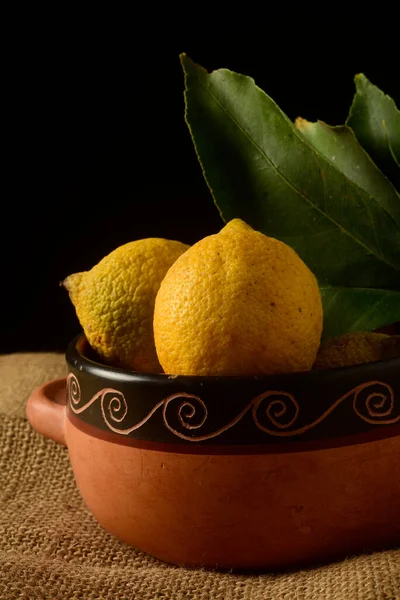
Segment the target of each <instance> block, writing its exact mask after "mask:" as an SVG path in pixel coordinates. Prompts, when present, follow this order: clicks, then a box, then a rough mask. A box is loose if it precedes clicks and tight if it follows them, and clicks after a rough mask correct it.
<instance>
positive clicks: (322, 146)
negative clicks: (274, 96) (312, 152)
mask: <svg viewBox="0 0 400 600" xmlns="http://www.w3.org/2000/svg"><path fill="white" fill-rule="evenodd" d="M295 126H296V128H297V129H298V130H299V131H300V132H301V133H302V134H303V135H304V136H305V137H306V138H307V140H308V141H309V142H310V143H311V144H312V145H313V146H314V148H315V149H316V150H317V151H318V152H319V153H320V154H322V155H323V156H325V157H326V158H327V159H328V160H329V161H330V162H331V163H332V164H333V165H335V166H336V168H337V169H340V171H342V173H344V174H345V175H346V177H348V178H349V179H350V180H351V181H352V182H353V183H355V184H356V185H358V186H359V187H361V188H362V189H363V190H364V191H366V192H367V193H368V194H369V195H370V196H371V198H374V199H375V200H376V202H378V204H380V206H382V208H384V209H385V210H386V212H387V213H389V215H391V216H392V217H393V219H394V220H395V221H396V223H397V225H399V227H400V196H399V194H398V193H397V191H396V189H395V188H394V187H393V185H392V184H391V183H390V181H389V180H388V179H387V178H386V177H385V175H383V173H382V171H380V170H379V169H378V167H377V166H376V165H375V163H374V162H373V161H372V160H371V158H370V156H369V154H367V153H366V152H365V150H364V148H363V147H362V146H361V144H359V142H358V141H357V138H356V137H355V135H354V133H353V131H352V130H351V129H350V128H349V127H347V126H346V125H342V126H338V127H330V126H329V125H327V124H326V123H323V122H322V121H318V122H317V123H310V122H309V121H306V120H305V119H302V118H301V117H298V118H297V119H296V121H295Z"/></svg>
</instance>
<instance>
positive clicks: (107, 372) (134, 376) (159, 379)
mask: <svg viewBox="0 0 400 600" xmlns="http://www.w3.org/2000/svg"><path fill="white" fill-rule="evenodd" d="M66 359H67V362H68V363H69V364H70V365H71V366H75V367H76V366H78V365H80V367H81V369H80V370H84V371H86V372H88V373H91V374H92V375H98V376H101V377H108V378H109V379H110V380H113V381H123V382H126V383H134V382H135V383H137V382H141V381H142V382H146V381H150V382H152V383H159V384H163V385H165V384H166V380H171V379H174V380H175V381H176V380H181V381H182V380H186V381H188V382H190V381H197V382H200V381H209V382H211V381H212V382H217V381H218V382H224V381H225V382H232V381H237V382H239V381H249V380H257V381H262V380H264V381H271V382H273V381H274V379H280V378H281V377H282V375H254V376H245V377H243V376H241V375H224V376H221V375H218V376H217V375H208V376H206V375H168V374H166V373H138V372H137V371H128V370H126V369H121V368H118V367H111V366H110V365H106V364H104V363H102V362H100V359H99V358H98V357H96V354H95V352H94V351H93V350H92V349H91V348H90V346H89V343H88V341H87V339H86V337H85V334H83V333H79V334H78V335H76V336H75V337H74V338H73V340H72V341H71V342H70V343H69V345H68V348H67V351H66ZM376 365H382V366H384V367H385V369H388V370H390V371H392V370H393V372H395V371H396V370H397V371H398V374H399V377H400V356H399V357H395V358H387V359H385V360H380V361H376V362H374V363H364V364H361V365H351V366H348V367H334V368H332V369H321V370H318V371H302V372H297V373H285V374H284V376H285V378H287V379H299V378H300V379H301V378H304V377H312V376H316V375H321V374H322V375H323V374H329V375H330V376H332V374H335V375H337V376H342V375H346V374H349V373H353V374H355V373H357V374H358V375H361V376H362V375H363V374H365V375H366V376H367V377H368V373H369V372H370V371H371V368H373V367H374V366H376ZM329 378H330V377H329Z"/></svg>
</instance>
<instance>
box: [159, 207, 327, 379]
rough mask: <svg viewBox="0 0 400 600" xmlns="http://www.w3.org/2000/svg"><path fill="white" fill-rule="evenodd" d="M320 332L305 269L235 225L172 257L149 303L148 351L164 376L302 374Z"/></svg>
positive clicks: (275, 244) (286, 250) (280, 247)
mask: <svg viewBox="0 0 400 600" xmlns="http://www.w3.org/2000/svg"><path fill="white" fill-rule="evenodd" d="M321 331H322V303H321V297H320V292H319V288H318V284H317V281H316V279H315V277H314V275H313V274H312V273H311V271H310V270H309V268H308V267H307V266H306V265H305V264H304V262H303V261H302V260H301V259H300V257H299V256H298V255H297V254H296V253H295V252H294V250H292V248H290V247H289V246H287V245H286V244H284V243H282V242H280V241H278V240H276V239H274V238H270V237H267V236H265V235H263V234H262V233H260V232H257V231H254V230H253V229H252V228H251V227H249V226H248V225H247V224H246V223H244V222H243V221H241V220H239V219H234V220H233V221H231V222H230V223H228V225H226V227H224V228H223V229H222V230H221V231H220V232H219V233H218V234H215V235H211V236H209V237H206V238H204V239H202V240H200V241H199V242H197V243H196V244H195V245H194V246H192V247H191V248H190V249H189V250H188V251H187V252H185V254H183V255H182V256H181V257H180V258H178V260H177V261H176V262H175V263H174V264H173V265H172V267H171V268H170V269H169V271H168V273H167V274H166V276H165V278H164V279H163V281H162V283H161V286H160V289H159V291H158V294H157V297H156V303H155V309H154V337H155V345H156V349H157V354H158V358H159V361H160V363H161V365H162V367H163V369H164V371H165V372H166V373H169V374H184V375H257V374H261V373H282V372H290V371H304V370H308V369H311V367H312V365H313V363H314V360H315V357H316V354H317V351H318V347H319V343H320V337H321Z"/></svg>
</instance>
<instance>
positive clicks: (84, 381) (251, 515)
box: [27, 336, 400, 570]
mask: <svg viewBox="0 0 400 600" xmlns="http://www.w3.org/2000/svg"><path fill="white" fill-rule="evenodd" d="M66 357H67V363H68V370H69V375H68V377H67V378H66V379H61V380H56V381H52V382H50V383H48V384H46V385H44V386H42V387H40V388H39V389H37V390H35V391H34V392H33V394H32V396H31V398H30V400H29V403H28V407H27V416H28V419H29V421H30V423H31V424H32V426H33V427H34V428H35V429H36V430H37V431H38V432H39V433H41V434H43V435H45V436H47V437H49V438H52V439H54V440H56V441H57V442H60V443H62V444H65V445H67V446H68V451H69V455H70V459H71V464H72V468H73V471H74V474H75V478H76V482H77V485H78V487H79V490H80V492H81V494H82V497H83V499H84V501H85V503H86V505H87V506H88V508H89V510H90V511H91V513H92V514H93V515H94V517H95V518H96V519H97V520H98V522H99V523H100V524H101V525H102V526H103V527H104V528H105V529H106V530H107V531H109V532H110V533H112V534H113V535H115V536H117V537H118V538H120V539H121V540H124V541H125V542H127V543H128V544H131V545H132V546H135V547H136V548H139V549H141V550H143V551H145V552H147V553H149V554H151V555H153V556H156V557H158V558H160V559H162V560H164V561H167V562H170V563H175V564H179V565H187V566H206V567H213V568H215V567H216V568H234V569H269V570H271V569H282V568H287V567H293V566H304V565H308V564H312V563H315V562H318V563H321V562H325V561H328V560H332V559H336V558H342V557H344V556H348V555H353V554H355V553H360V552H364V551H370V550H374V549H380V548H386V547H392V546H394V545H397V544H399V543H400V518H399V514H400V358H395V359H390V360H385V361H380V362H376V363H370V364H367V365H360V366H354V367H346V368H339V369H331V370H329V371H318V372H317V371H315V372H307V373H295V374H290V375H274V376H262V377H182V376H179V377H175V376H168V375H143V374H139V373H134V372H128V371H125V370H121V369H116V368H112V367H108V366H104V365H103V364H100V363H99V362H98V361H97V360H96V358H95V357H94V356H93V355H92V354H91V351H90V348H89V347H88V344H87V342H86V340H85V338H84V337H83V336H80V337H79V338H78V339H76V340H74V341H73V342H72V343H71V344H70V346H69V348H68V350H67V355H66Z"/></svg>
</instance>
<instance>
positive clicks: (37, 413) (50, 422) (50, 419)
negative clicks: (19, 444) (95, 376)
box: [26, 377, 67, 446]
mask: <svg viewBox="0 0 400 600" xmlns="http://www.w3.org/2000/svg"><path fill="white" fill-rule="evenodd" d="M66 381H67V380H66V379H65V377H64V378H62V379H54V380H53V381H49V382H48V383H45V384H44V385H41V386H40V387H38V388H36V389H35V390H34V391H33V392H32V394H31V396H30V398H29V400H28V404H27V406H26V416H27V419H28V421H29V423H30V424H31V425H32V427H33V428H34V429H35V430H36V431H37V432H38V433H40V434H41V435H44V436H45V437H47V438H50V439H51V440H54V441H55V442H57V443H58V444H62V445H63V446H66V445H67V443H66V441H65V418H66V402H67V395H66Z"/></svg>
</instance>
